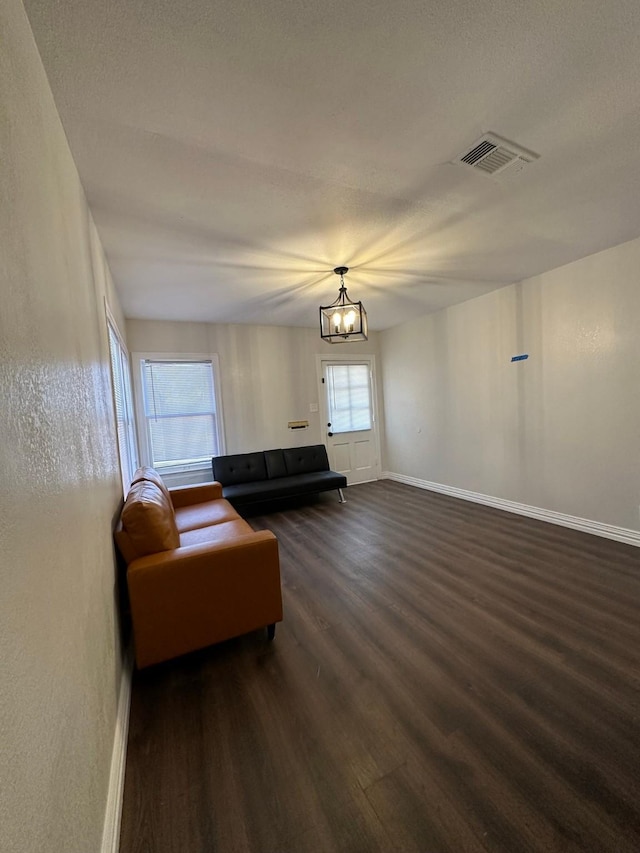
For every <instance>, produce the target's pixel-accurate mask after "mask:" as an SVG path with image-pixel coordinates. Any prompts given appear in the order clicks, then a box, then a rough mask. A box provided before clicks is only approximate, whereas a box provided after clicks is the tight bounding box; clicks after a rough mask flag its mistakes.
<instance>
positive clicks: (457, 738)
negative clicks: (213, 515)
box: [120, 481, 640, 853]
mask: <svg viewBox="0 0 640 853" xmlns="http://www.w3.org/2000/svg"><path fill="white" fill-rule="evenodd" d="M347 499H348V502H347V503H346V504H344V505H340V504H338V502H337V500H336V499H335V497H334V496H333V495H324V496H322V497H321V498H319V500H318V502H317V503H313V504H310V505H307V506H303V507H298V508H293V509H291V508H289V509H286V510H284V511H280V512H276V513H273V514H269V515H264V516H256V517H254V518H251V519H250V522H251V524H252V525H253V526H254V527H255V528H256V529H260V528H269V529H272V530H273V531H274V532H275V533H276V535H277V536H278V539H279V542H280V554H281V566H282V582H283V594H284V607H285V621H284V622H283V623H281V624H280V625H278V628H277V631H276V638H275V641H274V642H273V643H272V644H268V643H267V642H266V636H265V634H264V633H262V632H258V633H256V634H252V635H249V636H246V637H242V638H239V639H236V640H231V641H229V642H227V643H223V644H220V645H219V646H216V647H212V648H210V649H206V650H204V651H202V652H198V653H196V654H193V655H190V656H187V657H185V658H183V659H181V660H178V661H174V662H170V663H168V664H164V665H161V666H158V667H155V668H152V669H150V670H145V671H143V672H141V673H136V674H135V678H134V685H133V699H132V708H131V723H130V734H129V749H128V756H127V768H126V782H125V794H124V809H123V819H122V834H121V848H120V849H121V853H205V851H206V853H334V851H336V853H337V851H341V853H375V851H407V853H408V851H416V853H441V851H442V853H444V851H451V853H463V851H469V853H471V851H505V853H520V851H536V853H542V851H544V852H545V853H546V851H551V852H552V853H554V852H555V851H570V853H577V851H594V853H595V851H598V853H602V852H603V851H615V853H637V851H640V651H639V650H640V618H639V616H640V551H639V550H638V549H635V548H632V547H630V546H626V545H622V544H620V543H616V542H611V541H608V540H605V539H600V538H597V537H595V536H589V535H587V534H582V533H578V532H576V531H572V530H567V529H565V528H561V527H556V526H553V525H549V524H544V523H542V522H537V521H533V520H531V519H526V518H523V517H521V516H516V515H511V514H509V513H505V512H501V511H499V510H494V509H491V508H488V507H483V506H480V505H476V504H472V503H468V502H465V501H461V500H457V499H455V498H449V497H446V496H443V495H437V494H433V493H430V492H426V491H421V490H419V489H415V488H412V487H410V486H404V485H401V484H398V483H393V482H390V481H381V482H377V483H371V484H366V485H362V486H355V487H351V488H349V489H348V492H347Z"/></svg>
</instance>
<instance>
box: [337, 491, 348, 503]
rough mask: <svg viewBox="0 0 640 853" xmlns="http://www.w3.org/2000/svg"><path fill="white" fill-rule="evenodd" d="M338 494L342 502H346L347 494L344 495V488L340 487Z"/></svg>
mask: <svg viewBox="0 0 640 853" xmlns="http://www.w3.org/2000/svg"><path fill="white" fill-rule="evenodd" d="M338 494H339V495H340V503H341V504H346V502H347V499H346V498H345V496H344V493H343V491H342V489H338Z"/></svg>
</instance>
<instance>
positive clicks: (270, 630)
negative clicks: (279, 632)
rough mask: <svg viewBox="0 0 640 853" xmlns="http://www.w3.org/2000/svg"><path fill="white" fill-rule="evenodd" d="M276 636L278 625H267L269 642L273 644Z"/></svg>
mask: <svg viewBox="0 0 640 853" xmlns="http://www.w3.org/2000/svg"><path fill="white" fill-rule="evenodd" d="M275 635H276V623H275V622H272V623H271V625H267V640H269V642H271V640H273V638H274V637H275Z"/></svg>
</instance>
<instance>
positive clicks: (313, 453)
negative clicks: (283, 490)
mask: <svg viewBox="0 0 640 853" xmlns="http://www.w3.org/2000/svg"><path fill="white" fill-rule="evenodd" d="M282 454H283V456H284V461H285V464H286V466H287V474H310V473H312V472H314V471H328V470H329V457H328V456H327V448H326V447H325V446H324V444H312V445H310V446H309V447H289V448H285V449H284V450H283V451H282Z"/></svg>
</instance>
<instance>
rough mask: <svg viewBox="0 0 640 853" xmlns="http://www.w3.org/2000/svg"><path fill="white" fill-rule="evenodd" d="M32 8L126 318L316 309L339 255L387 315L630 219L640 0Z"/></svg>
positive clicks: (482, 287)
mask: <svg viewBox="0 0 640 853" xmlns="http://www.w3.org/2000/svg"><path fill="white" fill-rule="evenodd" d="M26 8H27V12H28V14H29V17H30V20H31V23H32V26H33V30H34V34H35V37H36V41H37V43H38V46H39V49H40V53H41V55H42V58H43V62H44V65H45V68H46V70H47V73H48V75H49V79H50V82H51V86H52V89H53V92H54V95H55V98H56V102H57V105H58V109H59V111H60V115H61V117H62V121H63V123H64V126H65V129H66V132H67V135H68V138H69V143H70V146H71V149H72V152H73V154H74V157H75V160H76V163H77V165H78V169H79V172H80V175H81V178H82V181H83V183H84V186H85V189H86V192H87V196H88V199H89V203H90V206H91V208H92V211H93V214H94V217H95V220H96V224H97V226H98V229H99V232H100V235H101V237H102V240H103V243H104V246H105V248H106V251H107V256H108V259H109V263H110V266H111V269H112V272H113V274H114V279H115V282H116V286H117V288H118V291H119V293H120V296H121V300H122V305H123V308H124V311H125V314H126V315H127V316H128V317H137V318H155V319H177V320H203V321H211V322H251V323H258V322H259V323H275V324H283V325H299V326H312V325H315V324H316V323H317V311H318V305H319V304H321V303H322V304H326V303H327V302H330V301H332V300H333V298H334V297H335V296H336V295H337V287H338V280H337V278H336V276H334V275H333V273H332V272H331V270H332V269H333V267H334V266H336V265H339V264H346V265H348V266H349V267H351V268H352V271H351V272H350V273H349V274H348V276H347V280H346V283H347V286H348V288H349V292H350V295H351V296H352V298H356V299H362V300H363V302H364V303H365V306H366V308H367V310H368V313H369V320H370V325H371V326H372V327H373V328H375V329H382V328H386V327H388V326H392V325H395V324H397V323H399V322H402V321H403V320H405V319H408V318H409V317H411V316H414V315H416V314H418V313H425V312H427V311H432V310H435V309H438V308H441V307H444V306H446V305H450V304H454V303H456V302H461V301H463V300H465V299H469V298H471V297H473V296H477V295H480V294H482V293H485V292H488V291H489V290H493V289H495V288H496V287H500V286H502V285H504V284H507V283H510V282H513V281H517V280H519V279H522V278H525V277H528V276H531V275H534V274H536V273H539V272H542V271H544V270H547V269H551V268H553V267H557V266H559V265H561V264H564V263H567V262H569V261H571V260H574V259H576V258H579V257H583V256H584V255H587V254H590V253H592V252H595V251H599V250H600V249H603V248H606V247H609V246H612V245H615V244H617V243H621V242H623V241H625V240H627V239H630V238H632V237H636V236H638V235H639V234H640V160H639V158H638V154H639V153H640V60H639V57H640V3H638V0H608V2H602V0H528V2H524V0H521V2H518V0H431V2H429V0H393V2H389V0H366V2H365V0H349V2H347V0H342V2H338V0H328V2H327V0H298V2H291V1H289V2H287V0H252V2H248V0H214V2H211V0H185V2H175V0H171V2H169V0H146V2H144V0H27V2H26ZM486 131H494V132H495V133H498V134H500V135H501V136H503V137H506V138H507V139H511V140H514V141H515V142H518V143H520V144H521V145H523V146H524V147H526V148H529V149H531V150H533V151H535V152H537V153H538V154H540V155H541V158H540V160H539V161H537V162H536V163H535V164H533V165H531V166H530V167H528V169H527V170H526V171H524V172H523V173H522V174H521V175H520V176H519V177H518V178H516V179H513V180H511V181H510V182H508V183H504V184H502V183H499V182H497V181H496V180H495V179H492V178H489V177H485V176H484V175H481V174H475V173H474V172H472V171H468V170H466V169H465V168H464V167H461V166H456V165H452V164H451V163H450V162H449V161H451V160H452V158H454V157H455V156H456V155H458V154H459V153H461V152H462V151H464V150H465V149H466V148H468V147H469V146H470V145H471V144H472V143H473V142H474V141H475V140H476V139H477V138H478V137H479V136H480V135H481V134H483V133H484V132H486ZM602 286H603V287H606V286H607V283H606V282H603V283H602Z"/></svg>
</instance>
